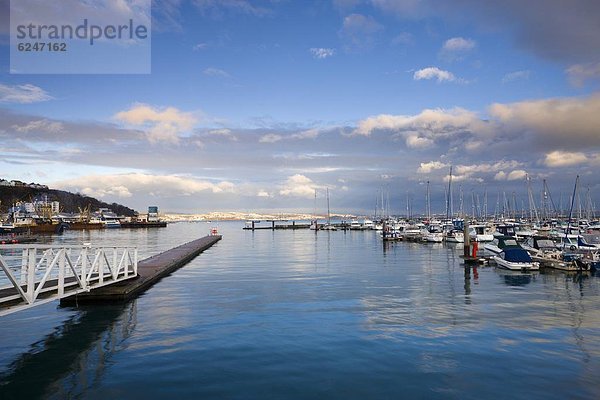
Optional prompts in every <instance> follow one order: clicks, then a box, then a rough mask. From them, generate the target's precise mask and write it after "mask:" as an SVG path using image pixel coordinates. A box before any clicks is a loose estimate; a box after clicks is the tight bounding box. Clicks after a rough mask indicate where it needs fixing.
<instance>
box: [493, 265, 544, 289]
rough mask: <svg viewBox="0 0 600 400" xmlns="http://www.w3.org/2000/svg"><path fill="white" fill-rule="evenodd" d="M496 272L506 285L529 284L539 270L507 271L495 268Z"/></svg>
mask: <svg viewBox="0 0 600 400" xmlns="http://www.w3.org/2000/svg"><path fill="white" fill-rule="evenodd" d="M496 273H497V274H498V276H499V277H501V278H503V280H504V284H505V285H508V286H525V285H529V284H530V283H531V282H532V281H534V280H535V278H536V277H537V276H538V275H539V272H520V271H508V270H505V269H500V268H496Z"/></svg>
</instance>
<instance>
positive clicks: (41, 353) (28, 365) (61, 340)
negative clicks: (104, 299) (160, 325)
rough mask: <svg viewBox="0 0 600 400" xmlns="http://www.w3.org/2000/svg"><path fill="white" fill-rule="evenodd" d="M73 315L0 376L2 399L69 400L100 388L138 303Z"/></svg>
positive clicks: (128, 332) (129, 329) (131, 328)
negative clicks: (67, 399)
mask: <svg viewBox="0 0 600 400" xmlns="http://www.w3.org/2000/svg"><path fill="white" fill-rule="evenodd" d="M78 311H79V312H77V313H76V314H74V315H73V316H72V317H70V318H69V319H68V320H66V321H65V322H64V323H63V325H61V326H60V327H58V328H56V329H55V331H54V332H52V333H51V334H49V335H47V336H46V337H44V338H43V339H42V340H40V341H39V342H37V343H34V344H32V345H31V348H30V350H29V351H28V352H26V353H23V354H21V355H20V356H19V357H18V358H17V359H16V360H14V361H13V362H12V363H10V365H9V366H8V367H7V369H6V370H5V371H3V372H2V374H1V375H0V394H1V396H0V397H1V398H2V399H32V398H41V397H45V398H58V399H65V398H74V397H78V396H81V395H82V394H84V393H86V392H87V391H88V390H89V389H90V388H92V387H97V386H98V385H99V384H100V382H101V381H102V378H103V375H104V372H105V370H106V367H107V365H108V364H110V360H111V358H112V357H113V356H114V354H115V353H117V352H118V351H120V350H121V349H123V348H124V347H125V346H126V341H127V339H128V338H129V337H130V336H131V335H132V333H133V331H134V330H135V328H136V324H137V300H133V301H131V302H129V303H127V304H118V305H108V306H98V305H95V306H89V307H82V308H79V309H78Z"/></svg>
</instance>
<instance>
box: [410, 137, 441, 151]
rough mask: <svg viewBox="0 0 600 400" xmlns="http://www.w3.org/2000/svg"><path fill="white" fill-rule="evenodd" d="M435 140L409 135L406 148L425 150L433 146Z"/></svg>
mask: <svg viewBox="0 0 600 400" xmlns="http://www.w3.org/2000/svg"><path fill="white" fill-rule="evenodd" d="M433 143H434V142H433V140H431V139H428V138H425V137H420V136H418V135H416V134H409V135H408V136H406V146H408V147H411V148H413V149H424V148H427V147H431V146H433Z"/></svg>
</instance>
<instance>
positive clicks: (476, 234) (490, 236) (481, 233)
mask: <svg viewBox="0 0 600 400" xmlns="http://www.w3.org/2000/svg"><path fill="white" fill-rule="evenodd" d="M469 236H471V240H475V241H477V242H491V241H492V240H494V229H492V228H490V227H488V226H486V225H471V226H470V227H469Z"/></svg>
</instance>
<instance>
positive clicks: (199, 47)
mask: <svg viewBox="0 0 600 400" xmlns="http://www.w3.org/2000/svg"><path fill="white" fill-rule="evenodd" d="M207 47H208V43H196V44H195V45H194V46H192V50H194V51H198V50H204V49H206V48H207Z"/></svg>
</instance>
